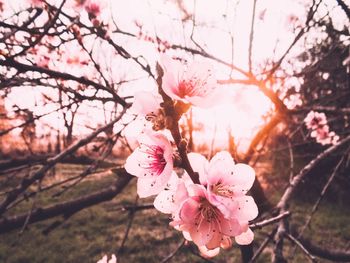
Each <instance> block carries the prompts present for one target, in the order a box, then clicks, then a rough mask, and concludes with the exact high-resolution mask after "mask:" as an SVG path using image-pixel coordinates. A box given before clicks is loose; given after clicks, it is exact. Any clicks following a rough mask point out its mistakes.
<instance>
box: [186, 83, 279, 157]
mask: <svg viewBox="0 0 350 263" xmlns="http://www.w3.org/2000/svg"><path fill="white" fill-rule="evenodd" d="M232 89H236V90H234V91H232V92H231V93H232V94H231V96H230V95H229V98H227V99H226V102H225V103H223V104H222V105H220V106H216V107H213V108H210V109H200V108H193V122H194V124H195V125H196V123H200V124H202V125H203V126H204V127H203V129H202V130H199V131H196V140H197V141H198V143H199V144H203V143H206V144H209V146H210V143H211V141H212V140H213V138H214V142H215V143H214V146H215V147H218V148H223V149H225V148H227V140H228V132H229V130H230V129H231V132H232V135H233V136H234V138H235V142H236V144H237V145H238V150H239V151H244V150H245V149H246V148H247V147H248V145H249V141H250V140H251V138H252V137H253V136H254V134H255V133H256V131H257V130H258V128H259V127H260V126H261V125H263V124H264V122H265V121H264V116H265V115H266V114H267V113H268V111H269V110H270V109H271V108H272V103H271V102H270V100H269V99H268V98H267V97H266V96H265V95H264V94H263V93H262V92H261V91H259V90H258V88H256V87H254V86H249V87H245V88H236V87H233V88H232Z"/></svg>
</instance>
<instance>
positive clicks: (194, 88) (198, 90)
mask: <svg viewBox="0 0 350 263" xmlns="http://www.w3.org/2000/svg"><path fill="white" fill-rule="evenodd" d="M206 83H207V82H206V80H200V79H198V78H196V77H194V78H193V79H190V80H181V82H180V83H179V86H178V94H177V95H178V96H179V97H180V98H185V97H186V96H189V97H193V96H201V97H204V96H205V95H206V94H207V93H208V90H207V89H206V87H205V85H206Z"/></svg>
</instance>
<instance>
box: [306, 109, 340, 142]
mask: <svg viewBox="0 0 350 263" xmlns="http://www.w3.org/2000/svg"><path fill="white" fill-rule="evenodd" d="M304 122H305V125H306V127H307V128H308V129H309V130H311V133H310V136H311V137H312V138H315V139H316V142H318V143H320V144H321V145H327V144H333V145H335V144H337V143H338V141H339V136H338V135H337V134H336V133H335V132H334V131H330V130H329V126H328V125H327V118H326V115H325V114H324V113H319V112H315V111H310V112H309V113H308V115H307V116H306V118H305V119H304Z"/></svg>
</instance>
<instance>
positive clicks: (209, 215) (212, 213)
mask: <svg viewBox="0 0 350 263" xmlns="http://www.w3.org/2000/svg"><path fill="white" fill-rule="evenodd" d="M219 213H220V212H219V210H218V209H217V208H216V207H215V206H213V205H212V204H210V203H209V201H208V200H207V199H205V198H203V199H202V200H201V201H200V205H199V218H198V219H199V220H200V221H201V220H203V219H204V220H206V221H207V222H212V221H213V220H217V219H218V217H219Z"/></svg>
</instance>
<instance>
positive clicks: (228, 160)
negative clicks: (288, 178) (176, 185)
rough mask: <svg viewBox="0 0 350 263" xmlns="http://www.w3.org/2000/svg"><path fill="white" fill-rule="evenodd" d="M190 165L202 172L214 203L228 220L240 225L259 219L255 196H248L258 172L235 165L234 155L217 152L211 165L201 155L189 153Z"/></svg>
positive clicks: (202, 177)
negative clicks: (235, 220) (234, 219)
mask: <svg viewBox="0 0 350 263" xmlns="http://www.w3.org/2000/svg"><path fill="white" fill-rule="evenodd" d="M189 159H190V162H191V164H192V166H193V168H194V170H195V171H197V172H198V173H199V177H200V181H201V183H202V184H203V185H206V186H207V190H208V198H209V200H210V202H211V203H212V204H213V205H215V206H216V207H218V208H219V209H220V210H221V212H222V213H224V214H225V216H226V217H234V218H236V219H237V220H238V221H240V222H247V221H250V220H253V219H254V218H256V217H257V216H258V207H257V205H256V204H255V202H254V199H253V198H252V197H251V196H246V193H247V192H248V190H249V189H250V188H251V187H252V185H253V183H254V180H255V172H254V170H253V168H251V167H250V166H249V165H246V164H242V163H238V164H235V163H234V160H233V159H232V157H231V155H230V153H228V152H226V151H222V152H219V153H217V154H216V155H215V156H214V157H213V158H212V159H211V161H210V162H208V161H207V160H206V159H205V158H204V157H203V156H202V155H200V154H197V153H190V154H189Z"/></svg>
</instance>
